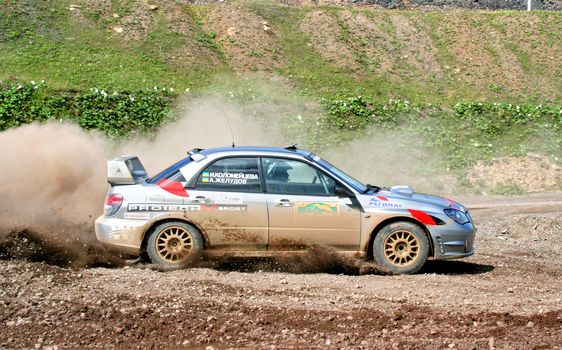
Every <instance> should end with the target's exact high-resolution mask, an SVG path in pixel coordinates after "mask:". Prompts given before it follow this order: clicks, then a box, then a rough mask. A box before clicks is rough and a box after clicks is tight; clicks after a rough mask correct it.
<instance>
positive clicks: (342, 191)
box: [334, 184, 355, 198]
mask: <svg viewBox="0 0 562 350" xmlns="http://www.w3.org/2000/svg"><path fill="white" fill-rule="evenodd" d="M334 193H335V195H336V196H338V197H344V198H345V197H347V198H349V197H355V194H354V193H353V192H351V191H350V190H348V189H347V188H345V187H343V186H342V185H339V184H336V186H335V188H334Z"/></svg>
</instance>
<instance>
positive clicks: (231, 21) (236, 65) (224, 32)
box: [204, 5, 287, 72]
mask: <svg viewBox="0 0 562 350" xmlns="http://www.w3.org/2000/svg"><path fill="white" fill-rule="evenodd" d="M204 29H205V30H207V31H209V32H215V33H217V39H218V41H219V42H220V44H221V46H222V48H223V50H224V51H225V53H226V56H227V58H228V60H229V64H230V66H231V67H232V68H233V69H235V70H236V71H239V72H245V71H249V70H252V71H255V70H266V71H275V70H277V69H279V68H283V67H285V66H286V65H287V62H286V59H285V57H284V55H283V53H282V50H281V48H280V46H279V45H278V44H277V37H278V34H277V31H276V29H275V28H274V27H272V25H271V23H269V22H268V21H266V20H265V19H263V18H261V17H259V16H257V15H256V14H254V13H252V12H250V11H248V10H246V9H245V8H244V7H242V6H239V5H228V6H226V5H221V6H216V7H215V8H214V10H213V11H212V12H211V13H210V14H209V15H208V18H207V19H206V22H205V25H204Z"/></svg>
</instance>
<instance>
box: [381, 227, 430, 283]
mask: <svg viewBox="0 0 562 350" xmlns="http://www.w3.org/2000/svg"><path fill="white" fill-rule="evenodd" d="M428 254H429V242H428V241H427V237H426V235H425V233H424V232H423V229H422V228H421V227H419V226H418V225H416V224H413V223H410V222H394V223H391V224H388V225H386V226H385V227H383V228H382V229H381V230H380V231H379V232H378V233H377V235H376V237H375V240H374V242H373V258H374V259H375V261H376V262H377V263H378V264H380V265H382V266H384V267H386V268H387V269H388V270H390V271H391V272H392V273H394V274H412V273H416V272H417V271H419V270H420V269H421V268H422V266H423V265H424V264H425V261H426V260H427V256H428Z"/></svg>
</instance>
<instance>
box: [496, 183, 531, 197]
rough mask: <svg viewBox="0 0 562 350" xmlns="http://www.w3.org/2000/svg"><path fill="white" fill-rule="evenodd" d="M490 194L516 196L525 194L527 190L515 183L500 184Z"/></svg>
mask: <svg viewBox="0 0 562 350" xmlns="http://www.w3.org/2000/svg"><path fill="white" fill-rule="evenodd" d="M490 192H491V193H492V194H499V195H503V196H516V195H522V194H525V193H526V192H525V190H524V189H523V188H521V186H519V185H517V184H514V183H507V184H499V185H496V186H495V187H493V188H492V189H491V190H490Z"/></svg>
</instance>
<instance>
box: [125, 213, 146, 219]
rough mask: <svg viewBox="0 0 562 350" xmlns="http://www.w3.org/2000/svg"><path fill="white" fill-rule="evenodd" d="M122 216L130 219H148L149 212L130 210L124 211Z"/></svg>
mask: <svg viewBox="0 0 562 350" xmlns="http://www.w3.org/2000/svg"><path fill="white" fill-rule="evenodd" d="M123 217H124V218H125V219H132V220H148V219H150V213H139V212H131V213H125V214H124V215H123Z"/></svg>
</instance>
